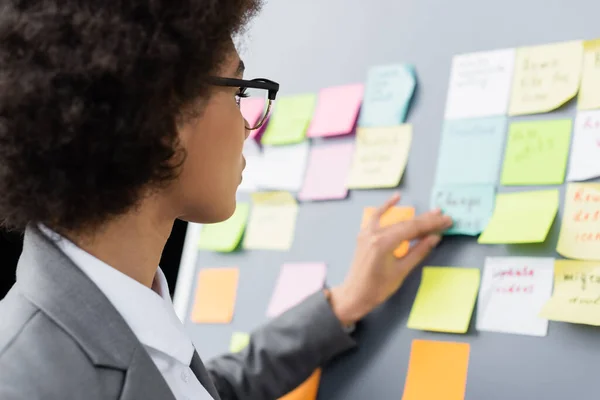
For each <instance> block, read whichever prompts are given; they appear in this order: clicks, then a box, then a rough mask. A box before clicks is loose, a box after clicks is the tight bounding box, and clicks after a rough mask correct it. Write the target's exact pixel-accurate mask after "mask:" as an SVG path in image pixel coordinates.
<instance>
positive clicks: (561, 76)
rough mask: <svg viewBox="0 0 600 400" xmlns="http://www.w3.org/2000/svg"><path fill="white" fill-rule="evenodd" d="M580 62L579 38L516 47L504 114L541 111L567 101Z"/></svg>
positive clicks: (576, 83)
mask: <svg viewBox="0 0 600 400" xmlns="http://www.w3.org/2000/svg"><path fill="white" fill-rule="evenodd" d="M582 64H583V43H582V42H581V41H572V42H562V43H555V44H546V45H542V46H533V47H521V48H518V49H517V58H516V61H515V72H514V77H513V87H512V95H511V99H510V104H509V107H508V114H509V115H525V114H538V113H544V112H548V111H552V110H555V109H557V108H559V107H560V106H562V105H563V104H565V103H566V102H568V101H569V100H571V99H572V98H573V97H575V95H576V94H577V91H578V90H579V83H580V78H581V67H582Z"/></svg>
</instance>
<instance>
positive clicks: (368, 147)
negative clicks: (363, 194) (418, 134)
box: [347, 125, 412, 189]
mask: <svg viewBox="0 0 600 400" xmlns="http://www.w3.org/2000/svg"><path fill="white" fill-rule="evenodd" d="M411 141H412V126H411V125H398V126H392V127H386V128H359V129H358V133H357V137H356V147H355V150H354V158H353V160H352V167H351V169H350V175H349V177H348V184H347V187H348V188H349V189H372V188H391V187H396V186H398V184H399V183H400V180H401V178H402V174H403V173H404V169H405V168H406V163H407V161H408V153H409V151H410V144H411Z"/></svg>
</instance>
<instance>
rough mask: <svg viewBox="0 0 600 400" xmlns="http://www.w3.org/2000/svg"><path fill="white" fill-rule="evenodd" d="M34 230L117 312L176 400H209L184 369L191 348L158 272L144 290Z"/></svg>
mask: <svg viewBox="0 0 600 400" xmlns="http://www.w3.org/2000/svg"><path fill="white" fill-rule="evenodd" d="M40 229H41V230H42V231H43V232H44V233H45V234H46V235H47V236H49V237H50V238H51V239H52V240H54V241H55V242H56V244H57V245H58V246H59V248H60V249H61V250H62V251H63V252H64V253H65V254H66V255H67V256H68V257H69V258H70V259H71V261H73V263H74V264H75V265H77V266H78V267H79V268H80V269H81V270H82V271H83V272H84V273H85V274H86V275H87V276H88V277H89V278H90V280H91V281H92V282H94V283H95V284H96V286H98V288H99V289H100V290H101V291H102V292H103V293H104V295H105V296H106V297H107V298H108V300H109V301H110V302H111V303H112V305H113V306H114V307H115V308H116V309H117V311H118V312H119V313H120V314H121V316H122V317H123V319H124V320H125V322H127V324H128V325H129V327H130V328H131V330H132V331H133V333H134V334H135V336H136V337H137V339H138V340H139V341H140V342H141V343H142V344H143V345H144V347H145V349H146V351H147V352H148V354H149V355H150V358H152V361H154V364H155V365H156V367H157V368H158V370H159V371H160V373H161V374H162V376H163V377H164V379H165V381H166V382H167V384H168V385H169V388H171V391H172V392H173V394H174V395H175V398H176V399H177V400H205V399H206V400H208V399H212V397H211V396H210V395H209V394H208V392H207V391H206V389H204V387H203V386H202V385H201V384H200V382H199V381H198V379H197V378H196V375H194V373H193V372H192V370H191V369H190V367H189V365H190V363H191V361H192V356H193V355H194V345H193V344H192V341H191V340H190V338H189V337H188V335H187V334H186V332H185V330H184V327H183V324H182V323H181V321H180V320H179V318H178V317H177V315H176V314H175V309H174V308H173V303H172V301H171V296H170V295H169V288H168V284H167V280H166V278H165V275H164V274H163V272H162V270H161V269H160V268H158V270H157V271H156V275H155V277H154V282H153V284H152V289H150V288H148V287H146V286H144V285H142V284H141V283H139V282H138V281H136V280H134V279H133V278H130V277H129V276H127V275H125V274H123V273H122V272H120V271H118V270H116V269H114V268H112V267H111V266H110V265H108V264H106V263H105V262H103V261H101V260H99V259H98V258H96V257H94V256H93V255H91V254H89V253H88V252H86V251H84V250H83V249H81V248H79V247H78V246H77V245H75V244H74V243H73V242H71V241H70V240H68V239H66V238H64V237H62V236H60V235H58V234H57V233H55V232H54V231H52V230H50V229H49V228H47V227H45V226H40Z"/></svg>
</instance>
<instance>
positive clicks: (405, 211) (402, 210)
mask: <svg viewBox="0 0 600 400" xmlns="http://www.w3.org/2000/svg"><path fill="white" fill-rule="evenodd" d="M376 210H377V208H376V207H366V208H365V210H364V212H363V219H362V225H361V226H362V227H364V226H365V224H367V223H368V222H369V221H370V220H371V216H372V215H373V213H374V212H375V211H376ZM414 216H415V208H414V207H392V208H390V209H389V210H388V211H387V212H386V213H385V214H383V216H382V217H381V219H380V220H379V224H380V225H381V226H389V225H393V224H396V223H398V222H401V221H408V220H409V219H411V218H413V217H414ZM409 246H410V243H409V242H408V241H404V242H402V243H401V244H400V246H398V247H397V248H396V250H394V255H395V256H396V257H398V258H400V257H404V255H406V253H408V248H409Z"/></svg>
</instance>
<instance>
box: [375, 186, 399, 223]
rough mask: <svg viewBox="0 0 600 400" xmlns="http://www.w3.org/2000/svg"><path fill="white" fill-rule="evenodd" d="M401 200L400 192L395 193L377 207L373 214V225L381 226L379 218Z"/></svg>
mask: <svg viewBox="0 0 600 400" xmlns="http://www.w3.org/2000/svg"><path fill="white" fill-rule="evenodd" d="M398 201H400V193H394V194H393V195H392V197H390V198H389V199H388V200H387V201H386V202H385V203H384V204H383V205H382V206H381V207H379V208H377V210H375V212H374V213H373V215H372V216H371V227H372V228H377V227H379V220H380V219H381V217H382V216H383V214H385V213H386V211H387V210H389V209H390V208H392V207H393V206H395V205H396V204H397V203H398Z"/></svg>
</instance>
